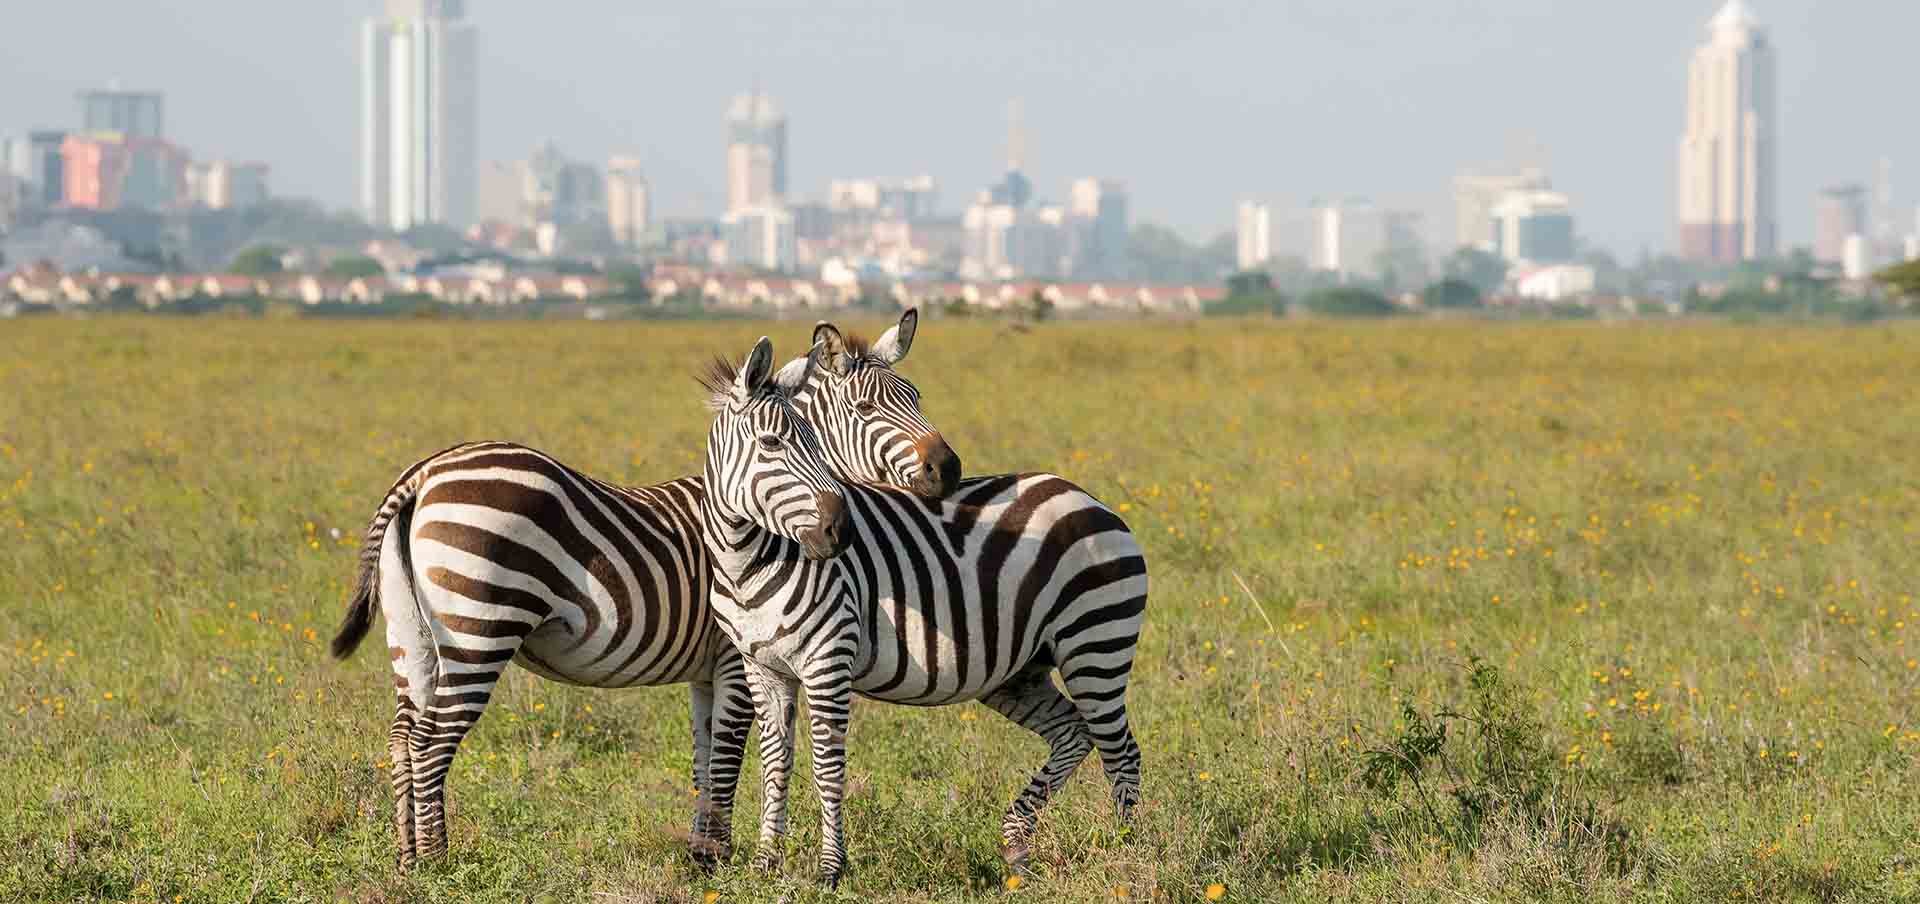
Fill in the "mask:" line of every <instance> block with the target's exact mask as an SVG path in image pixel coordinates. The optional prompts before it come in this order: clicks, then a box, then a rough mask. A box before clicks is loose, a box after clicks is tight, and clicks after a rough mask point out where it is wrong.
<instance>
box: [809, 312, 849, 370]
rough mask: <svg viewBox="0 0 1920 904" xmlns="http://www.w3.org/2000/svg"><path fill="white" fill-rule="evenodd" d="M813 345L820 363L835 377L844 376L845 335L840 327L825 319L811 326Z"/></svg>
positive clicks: (845, 365)
mask: <svg viewBox="0 0 1920 904" xmlns="http://www.w3.org/2000/svg"><path fill="white" fill-rule="evenodd" d="M813 346H814V348H815V349H816V350H818V352H819V358H820V365H821V366H822V367H825V368H826V369H827V372H828V373H831V374H833V375H834V376H836V377H840V376H846V373H847V364H846V354H847V337H845V336H843V335H841V334H840V328H839V327H837V326H834V325H833V324H831V323H828V322H826V321H825V320H822V321H820V322H819V323H817V324H815V325H814V327H813Z"/></svg>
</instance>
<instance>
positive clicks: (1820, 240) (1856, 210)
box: [1813, 183, 1867, 264]
mask: <svg viewBox="0 0 1920 904" xmlns="http://www.w3.org/2000/svg"><path fill="white" fill-rule="evenodd" d="M1866 233H1867V189H1866V187H1865V186H1862V185H1859V184H1857V183H1850V184H1847V185H1836V186H1833V187H1832V188H1827V189H1822V190H1821V192H1820V193H1819V194H1818V195H1815V196H1814V199H1813V259H1814V260H1817V261H1819V262H1821V263H1823V264H1839V263H1843V262H1844V261H1845V260H1846V254H1847V237H1848V236H1850V235H1865V234H1866Z"/></svg>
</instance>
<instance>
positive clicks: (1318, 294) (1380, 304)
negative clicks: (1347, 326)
mask: <svg viewBox="0 0 1920 904" xmlns="http://www.w3.org/2000/svg"><path fill="white" fill-rule="evenodd" d="M1306 306H1307V310H1309V311H1312V312H1313V313H1315V314H1318V315H1320V316H1322V317H1392V316H1393V315H1395V314H1398V313H1400V309H1399V308H1396V307H1394V306H1393V302H1392V301H1389V300H1388V299H1387V296H1385V295H1382V294H1380V293H1379V292H1375V291H1374V290H1372V289H1362V288H1357V287H1353V286H1345V287H1340V288H1333V289H1319V290H1316V291H1314V292H1311V293H1308V295H1307V299H1306Z"/></svg>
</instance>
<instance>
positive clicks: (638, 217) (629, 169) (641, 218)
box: [607, 157, 653, 247]
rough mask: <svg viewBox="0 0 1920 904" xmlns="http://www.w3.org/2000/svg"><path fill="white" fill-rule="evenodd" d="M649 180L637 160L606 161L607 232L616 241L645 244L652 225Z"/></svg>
mask: <svg viewBox="0 0 1920 904" xmlns="http://www.w3.org/2000/svg"><path fill="white" fill-rule="evenodd" d="M649 204H650V198H649V197H648V191H647V177H646V176H645V175H644V174H642V173H641V171H640V159H639V158H638V157H614V158H612V159H610V160H608V161H607V229H608V231H610V232H612V233H613V240H614V241H615V242H617V243H619V244H621V245H626V246H628V247H638V246H640V245H643V244H645V243H646V239H647V230H648V229H650V228H651V227H652V226H653V217H652V208H651V207H649Z"/></svg>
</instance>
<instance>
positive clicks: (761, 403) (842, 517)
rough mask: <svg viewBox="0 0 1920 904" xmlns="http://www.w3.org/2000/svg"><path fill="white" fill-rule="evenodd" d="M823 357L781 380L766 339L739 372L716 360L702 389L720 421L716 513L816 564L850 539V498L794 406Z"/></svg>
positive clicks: (713, 457) (712, 440) (812, 356)
mask: <svg viewBox="0 0 1920 904" xmlns="http://www.w3.org/2000/svg"><path fill="white" fill-rule="evenodd" d="M819 356H820V349H819V347H818V346H816V347H815V348H814V350H813V351H812V352H809V353H808V355H807V358H806V360H807V361H808V362H809V363H808V365H807V366H806V367H805V368H802V369H800V370H798V371H792V370H790V369H783V370H782V371H781V373H780V374H778V375H776V374H775V373H774V372H773V343H772V342H771V341H770V340H768V339H767V338H766V337H765V336H762V337H760V341H759V342H758V343H756V344H755V345H754V346H753V351H752V352H750V353H748V354H747V360H746V363H745V364H743V365H742V366H741V367H740V369H739V370H737V371H736V370H734V368H733V366H732V365H730V364H728V363H727V362H726V361H724V360H716V361H714V362H713V364H712V365H711V366H710V367H709V368H708V370H707V373H706V374H705V375H704V376H703V377H702V378H701V381H700V382H701V383H702V384H703V385H704V386H706V388H707V390H708V392H709V393H711V396H710V397H709V399H708V403H707V405H708V407H709V408H711V409H713V411H714V412H715V414H716V417H715V418H714V421H713V428H712V429H711V430H709V431H708V432H707V472H706V480H707V495H708V498H709V499H711V500H712V502H713V504H714V506H715V509H716V511H717V512H718V513H719V514H720V515H721V516H722V517H723V518H725V519H726V520H728V521H729V522H732V523H734V524H736V525H742V524H745V523H749V522H750V523H752V524H755V525H758V526H759V527H760V528H762V529H764V530H767V531H771V532H772V533H775V534H778V535H780V536H782V537H786V538H787V539H789V540H794V541H797V542H798V543H799V544H800V546H801V548H802V550H804V551H805V553H806V555H807V557H808V558H810V559H830V558H833V557H834V556H837V555H839V554H840V553H841V552H842V551H844V550H845V549H846V545H847V541H848V540H849V539H851V535H852V530H851V528H850V527H849V526H848V523H847V508H846V497H845V494H844V491H843V490H842V488H841V486H840V481H838V480H836V479H835V478H834V476H833V472H832V470H830V468H829V466H828V464H827V458H826V454H825V453H824V452H823V451H821V449H820V441H819V438H818V437H817V436H816V435H815V433H814V430H813V427H812V425H810V424H808V423H807V421H806V419H805V418H803V417H801V416H800V413H799V411H798V410H796V409H795V408H794V406H793V401H792V395H793V393H794V392H795V391H796V390H797V389H799V387H800V386H801V385H802V384H804V383H805V382H806V380H807V379H808V377H810V376H811V370H812V368H813V367H814V366H816V365H815V364H814V363H812V362H817V361H818V360H819Z"/></svg>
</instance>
